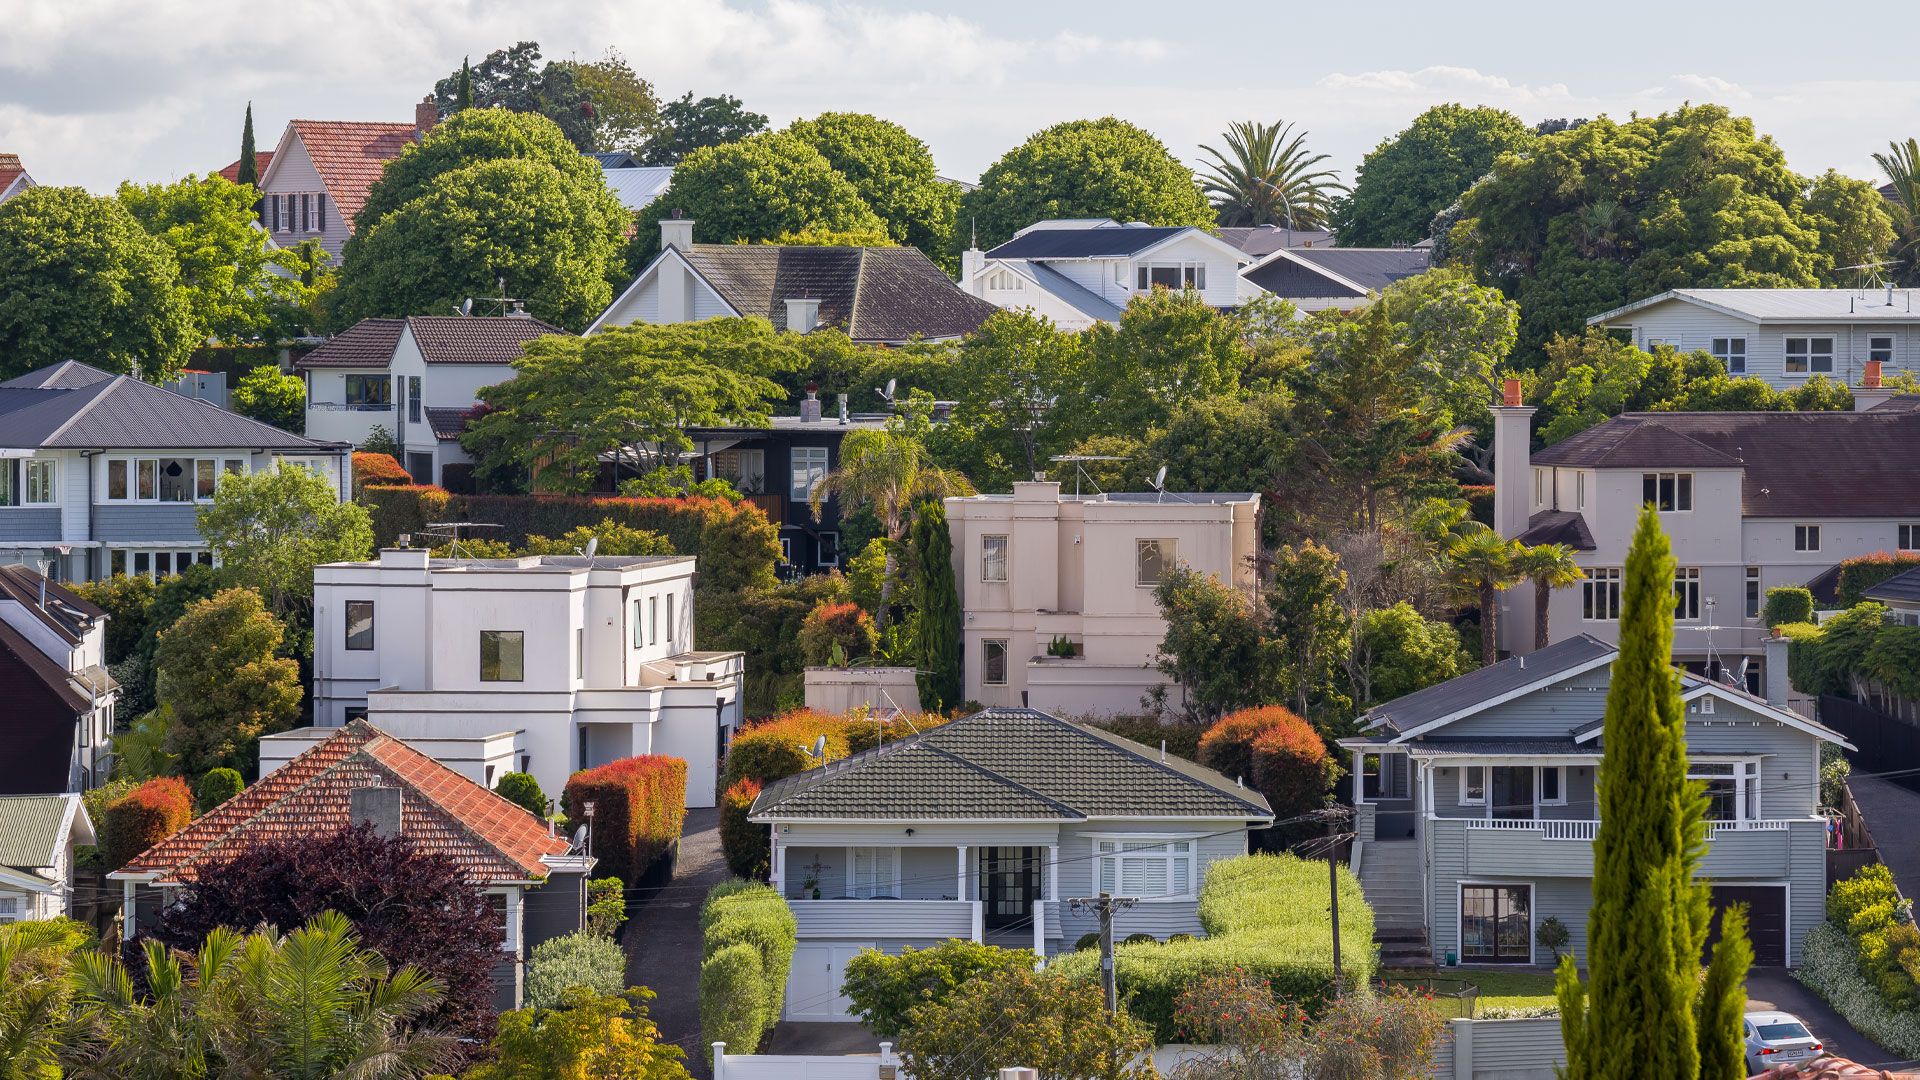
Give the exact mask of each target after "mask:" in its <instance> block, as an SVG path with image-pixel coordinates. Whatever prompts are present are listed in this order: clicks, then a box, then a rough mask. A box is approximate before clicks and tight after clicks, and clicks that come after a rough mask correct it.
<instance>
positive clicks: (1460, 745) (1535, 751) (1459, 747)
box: [1411, 736, 1594, 757]
mask: <svg viewBox="0 0 1920 1080" xmlns="http://www.w3.org/2000/svg"><path fill="white" fill-rule="evenodd" d="M1411 745H1412V746H1413V752H1414V753H1415V754H1419V755H1431V756H1433V757H1454V756H1462V757H1479V756H1481V755H1503V756H1508V757H1549V756H1551V755H1554V754H1579V755H1582V756H1592V754H1593V753H1594V748H1593V747H1591V746H1588V745H1585V744H1583V743H1577V742H1574V741H1573V738H1572V737H1571V736H1569V737H1567V738H1564V739H1476V738H1441V739H1423V740H1421V741H1420V742H1418V743H1413V744H1411Z"/></svg>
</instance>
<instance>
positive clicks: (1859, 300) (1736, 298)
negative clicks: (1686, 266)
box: [1587, 289, 1920, 326]
mask: <svg viewBox="0 0 1920 1080" xmlns="http://www.w3.org/2000/svg"><path fill="white" fill-rule="evenodd" d="M1915 291H1916V290H1913V289H1895V290H1893V303H1892V304H1891V305H1889V304H1888V303H1887V290H1885V289H1669V290H1668V291H1666V292H1663V293H1658V294H1655V295H1653V296H1649V297H1647V298H1646V299H1645V300H1637V301H1635V302H1633V303H1631V304H1627V305H1625V306H1623V307H1617V308H1614V309H1613V310H1612V311H1604V312H1601V313H1600V314H1598V315H1595V316H1593V317H1592V318H1590V319H1588V320H1587V325H1589V326H1601V325H1604V324H1606V323H1609V322H1613V321H1614V320H1616V319H1619V318H1620V317H1622V316H1624V315H1629V314H1632V313H1633V312H1636V311H1640V310H1642V309H1644V308H1649V307H1652V306H1653V305H1655V304H1659V303H1663V302H1666V301H1669V300H1676V301H1679V302H1682V303H1690V304H1698V305H1700V306H1703V307H1708V308H1713V309H1715V310H1718V311H1722V312H1725V313H1727V314H1730V315H1738V316H1740V317H1743V318H1748V319H1752V320H1754V321H1755V322H1814V323H1818V322H1848V323H1854V322H1896V323H1905V322H1920V311H1915V310H1914V305H1913V300H1914V293H1915Z"/></svg>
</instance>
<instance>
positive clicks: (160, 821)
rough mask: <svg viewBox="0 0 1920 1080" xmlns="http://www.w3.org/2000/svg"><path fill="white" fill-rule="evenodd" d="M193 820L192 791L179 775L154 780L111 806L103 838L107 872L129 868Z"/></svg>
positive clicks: (121, 797) (135, 789)
mask: <svg viewBox="0 0 1920 1080" xmlns="http://www.w3.org/2000/svg"><path fill="white" fill-rule="evenodd" d="M192 820H193V792H192V791H191V790H189V789H188V788H187V782H186V781H185V780H182V779H180V778H179V777H177V776H160V777H155V778H154V779H152V780H149V781H147V782H146V783H144V784H141V785H140V786H139V787H137V788H134V789H133V790H132V791H129V792H127V793H126V794H125V795H122V796H120V797H119V798H118V799H115V800H114V801H113V802H111V803H108V804H107V820H106V824H105V826H104V828H103V829H102V836H101V841H102V846H103V847H105V848H106V852H105V855H106V860H107V870H108V871H109V872H111V871H114V870H118V869H120V868H121V867H123V866H125V865H127V863H128V862H130V861H131V860H132V859H133V858H134V856H136V855H139V854H140V853H141V852H143V851H145V850H147V849H148V848H150V847H152V846H153V845H155V844H157V843H159V842H160V841H162V840H165V839H166V838H167V837H169V836H172V835H173V834H174V833H176V832H179V831H180V830H181V829H184V828H186V826H187V823H188V822H190V821H192Z"/></svg>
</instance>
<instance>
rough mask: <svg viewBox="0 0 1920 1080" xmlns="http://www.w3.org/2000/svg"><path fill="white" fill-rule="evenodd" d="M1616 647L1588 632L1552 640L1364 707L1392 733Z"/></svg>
mask: <svg viewBox="0 0 1920 1080" xmlns="http://www.w3.org/2000/svg"><path fill="white" fill-rule="evenodd" d="M1616 651H1617V650H1615V649H1614V647H1613V646H1611V645H1609V644H1607V643H1606V642H1604V641H1601V640H1600V639H1599V638H1596V637H1594V636H1593V635H1591V634H1581V635H1579V636H1578V637H1570V638H1567V639H1566V640H1565V641H1556V642H1554V643H1553V644H1552V645H1549V646H1547V647H1546V648H1544V649H1541V650H1540V651H1538V652H1534V653H1529V654H1527V655H1526V656H1511V657H1508V658H1507V659H1505V660H1502V661H1500V662H1499V663H1497V664H1492V665H1489V666H1487V667H1483V668H1480V669H1478V670H1475V671H1469V672H1467V673H1466V674H1465V675H1461V676H1459V677H1458V678H1453V679H1448V680H1447V681H1446V682H1443V683H1438V684H1436V685H1434V686H1429V687H1427V688H1426V689H1424V690H1415V691H1414V692H1413V693H1411V694H1406V695H1403V696H1401V697H1397V698H1394V699H1393V700H1392V701H1389V702H1387V703H1385V704H1383V705H1376V706H1374V707H1373V708H1372V709H1370V710H1368V712H1367V716H1368V717H1369V718H1371V719H1376V720H1385V721H1386V722H1387V724H1388V726H1389V727H1390V728H1391V729H1392V730H1394V731H1396V732H1407V731H1411V730H1413V729H1414V728H1417V727H1420V726H1421V725H1423V724H1429V723H1432V722H1433V721H1435V720H1439V719H1441V718H1442V717H1447V716H1452V715H1454V714H1456V713H1459V712H1461V711H1462V710H1465V709H1471V708H1474V707H1475V706H1478V705H1483V704H1485V703H1487V702H1490V701H1492V700H1493V699H1495V698H1497V697H1500V696H1501V695H1503V694H1509V693H1512V692H1514V691H1516V690H1520V689H1522V688H1523V687H1527V686H1531V685H1533V684H1534V683H1537V682H1542V681H1548V680H1552V679H1554V678H1556V677H1558V676H1560V675H1564V674H1566V673H1567V672H1570V671H1573V670H1575V669H1576V668H1580V667H1583V666H1585V665H1587V664H1590V663H1592V662H1594V661H1595V660H1599V659H1602V658H1604V657H1608V656H1612V655H1613V654H1614V653H1615V652H1616Z"/></svg>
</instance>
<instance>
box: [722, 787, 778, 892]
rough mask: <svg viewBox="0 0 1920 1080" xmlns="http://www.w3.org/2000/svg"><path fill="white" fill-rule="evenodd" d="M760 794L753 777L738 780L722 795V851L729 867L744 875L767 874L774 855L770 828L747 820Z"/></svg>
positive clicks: (734, 871) (737, 874) (760, 875)
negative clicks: (769, 834) (751, 778)
mask: <svg viewBox="0 0 1920 1080" xmlns="http://www.w3.org/2000/svg"><path fill="white" fill-rule="evenodd" d="M759 797H760V785H759V784H757V783H755V782H754V781H752V780H738V781H735V782H734V783H733V784H731V785H729V786H728V787H727V790H726V791H724V792H722V793H721V795H720V850H721V852H722V853H723V854H724V855H725V856H726V859H727V869H728V870H730V871H732V872H733V873H734V874H735V875H736V876H739V877H743V878H759V877H764V876H766V873H767V864H768V861H769V860H770V859H771V858H772V856H773V852H772V850H771V847H770V845H769V844H768V841H767V827H766V826H765V825H755V824H754V823H753V822H751V821H748V820H747V814H748V813H749V812H750V811H752V809H753V800H755V799H757V798H759Z"/></svg>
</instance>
